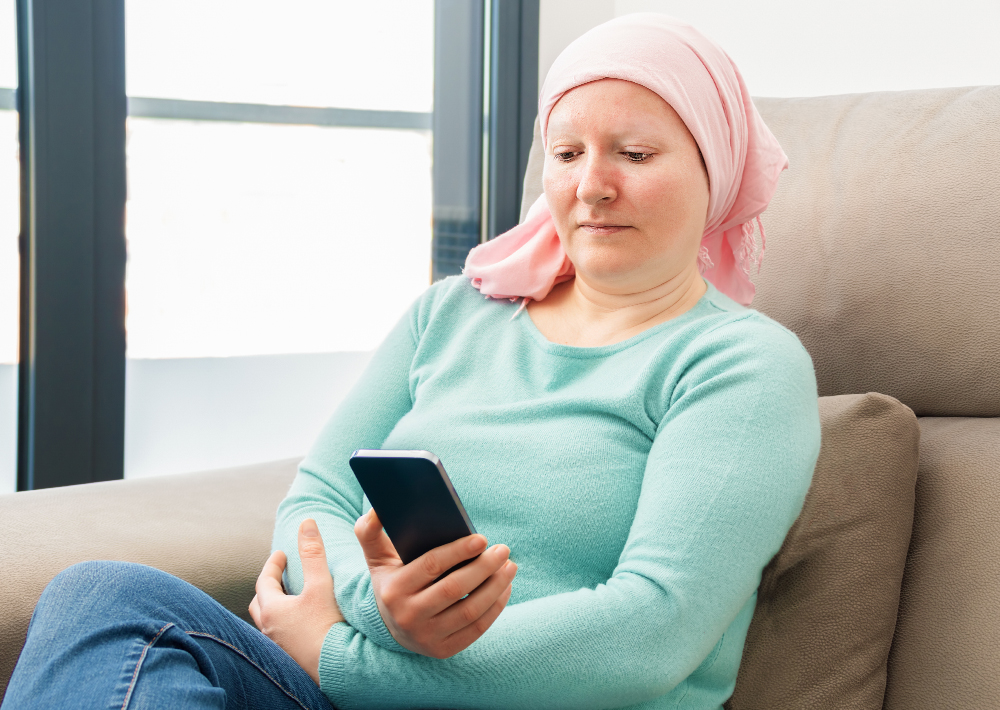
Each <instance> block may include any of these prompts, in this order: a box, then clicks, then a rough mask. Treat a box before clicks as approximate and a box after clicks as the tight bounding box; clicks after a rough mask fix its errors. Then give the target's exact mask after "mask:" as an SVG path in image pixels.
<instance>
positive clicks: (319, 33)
mask: <svg viewBox="0 0 1000 710" xmlns="http://www.w3.org/2000/svg"><path fill="white" fill-rule="evenodd" d="M192 18H197V21H192ZM373 38H377V41H373ZM126 48H127V82H128V83H127V91H128V94H129V97H130V98H129V106H130V109H129V110H130V117H129V121H128V153H127V155H128V158H127V159H128V206H127V222H126V235H127V238H128V252H129V262H128V271H127V292H128V316H127V332H128V361H127V379H126V387H127V389H126V434H125V437H126V439H125V441H126V443H125V475H126V476H127V477H137V476H144V475H152V474H159V473H167V472H177V471H191V470H198V469H207V468H212V467H218V466H225V465H236V464H240V463H250V462H255V461H261V460H267V459H275V458H280V457H283V456H292V455H297V454H301V453H303V452H304V451H305V450H306V448H308V446H309V445H310V444H311V442H312V440H313V439H314V438H315V436H316V434H317V433H318V431H319V428H320V427H321V426H322V424H323V422H324V421H325V419H326V418H327V417H328V416H329V414H330V412H331V411H332V409H333V406H334V404H335V402H336V401H337V399H339V397H340V396H341V395H342V394H343V392H344V391H345V390H346V388H347V387H348V386H349V385H350V383H351V382H352V381H353V379H354V377H356V375H357V374H358V373H359V372H360V369H361V367H363V365H364V363H365V362H366V360H367V357H368V353H369V351H371V350H372V349H373V348H374V347H376V346H377V345H378V343H379V342H380V341H381V340H382V338H383V337H384V336H385V334H386V333H387V332H388V330H389V329H390V328H391V327H392V325H393V324H394V323H395V322H396V321H397V320H398V318H399V317H400V316H401V315H402V313H403V312H404V310H405V309H406V308H407V306H408V305H409V304H410V303H411V302H412V301H413V299H414V298H416V297H417V295H419V294H420V293H421V292H422V291H423V290H424V289H425V288H427V286H428V285H429V283H430V268H431V264H430V259H431V208H432V203H431V155H432V136H431V115H432V113H431V112H432V111H433V77H434V3H433V2H432V1H431V0H420V1H417V0H379V1H377V2H376V1H369V2H364V3H359V2H331V1H330V0H295V1H294V2H287V3H282V4H281V5H280V7H279V6H277V5H275V4H274V3H265V2H259V1H256V0H255V1H253V2H247V1H246V0H243V1H241V2H234V1H232V0H213V1H211V2H205V0H197V1H195V0H170V2H166V1H165V0H161V1H159V2H154V1H152V0H136V1H129V2H127V3H126Z"/></svg>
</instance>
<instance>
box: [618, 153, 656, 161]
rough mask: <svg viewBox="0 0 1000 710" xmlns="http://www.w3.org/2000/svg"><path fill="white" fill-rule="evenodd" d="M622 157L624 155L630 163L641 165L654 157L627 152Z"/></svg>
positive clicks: (647, 154) (648, 154)
mask: <svg viewBox="0 0 1000 710" xmlns="http://www.w3.org/2000/svg"><path fill="white" fill-rule="evenodd" d="M622 155H624V156H625V158H626V159H627V160H628V161H629V162H630V163H641V162H643V161H645V160H646V158H648V157H649V156H650V155H652V153H636V152H635V151H631V150H626V151H624V152H623V153H622Z"/></svg>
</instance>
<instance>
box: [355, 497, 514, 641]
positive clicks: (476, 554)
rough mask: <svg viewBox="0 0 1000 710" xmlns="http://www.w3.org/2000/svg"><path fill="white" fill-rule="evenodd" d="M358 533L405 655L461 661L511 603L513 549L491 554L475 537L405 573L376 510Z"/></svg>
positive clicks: (363, 518) (423, 559)
mask: <svg viewBox="0 0 1000 710" xmlns="http://www.w3.org/2000/svg"><path fill="white" fill-rule="evenodd" d="M354 530H355V534H356V535H357V537H358V541H359V542H360V543H361V548H362V550H363V551H364V554H365V559H366V560H367V561H368V568H369V570H370V571H371V576H372V586H373V588H374V590H375V599H376V601H377V603H378V608H379V612H380V613H381V614H382V619H383V620H384V621H385V624H386V627H387V628H388V629H389V632H390V633H391V634H392V636H393V638H395V639H396V641H397V642H398V643H399V644H400V645H401V646H403V647H404V648H407V649H409V650H411V651H414V652H416V653H420V654H423V655H425V656H431V657H433V658H448V657H450V656H453V655H455V654H456V653H458V652H459V651H461V650H463V649H465V648H467V647H468V646H469V645H471V644H472V643H473V642H474V641H475V640H476V639H478V638H479V637H480V636H482V635H483V633H484V632H485V631H486V630H487V629H488V628H489V627H490V626H491V625H492V624H493V622H494V621H496V619H497V617H498V616H500V612H501V611H503V608H504V606H506V604H507V601H508V600H509V599H510V593H511V582H512V580H513V579H514V575H515V574H516V573H517V565H516V564H514V562H512V561H510V560H509V557H510V550H509V549H508V548H507V546H506V545H494V546H493V547H491V548H489V549H486V538H484V537H483V536H482V535H468V536H466V537H463V538H460V539H458V540H454V541H452V542H449V543H447V544H445V545H441V546H439V547H436V548H434V549H432V550H430V551H429V552H426V553H424V554H423V555H421V556H420V557H418V558H416V559H415V560H413V561H411V562H410V563H409V564H405V565H404V564H403V562H402V560H401V559H400V558H399V555H397V554H396V552H395V548H394V547H393V545H392V542H391V541H390V540H389V537H388V536H387V535H386V533H385V531H384V530H383V529H382V523H381V521H379V518H378V516H377V515H376V514H375V511H374V510H372V511H369V512H368V514H366V515H363V516H361V518H359V519H358V522H357V524H356V525H355V528H354ZM484 550H485V551H484ZM467 560H472V561H471V562H469V563H468V564H466V565H465V566H463V567H461V568H459V569H455V570H453V571H452V572H450V573H449V574H447V575H445V576H443V577H442V575H443V574H444V573H445V572H447V571H448V570H452V568H454V567H455V566H456V565H458V564H460V563H462V562H465V561H467Z"/></svg>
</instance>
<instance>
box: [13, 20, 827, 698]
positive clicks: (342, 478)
mask: <svg viewBox="0 0 1000 710" xmlns="http://www.w3.org/2000/svg"><path fill="white" fill-rule="evenodd" d="M539 120H540V125H541V129H542V136H543V143H544V147H545V167H544V188H545V194H544V196H543V197H542V198H541V199H540V200H539V202H538V203H536V205H534V207H533V208H532V211H531V213H530V214H529V218H528V219H527V220H526V221H525V223H524V224H523V225H521V226H519V227H517V228H515V229H514V230H512V231H511V232H509V233H508V234H507V235H504V236H502V237H500V238H498V239H496V240H494V241H493V242H491V243H489V244H486V245H483V246H482V247H479V248H478V249H476V250H474V251H473V252H472V254H470V256H469V260H468V262H467V267H466V276H465V277H457V278H452V279H446V280H445V281H443V282H441V283H438V284H436V285H434V286H432V287H431V288H430V289H429V290H428V291H427V292H426V293H425V294H424V296H422V297H421V298H420V299H419V300H418V301H417V303H416V304H414V306H413V307H412V308H411V310H410V312H409V313H408V314H407V315H406V316H405V317H404V318H403V320H402V321H401V322H400V323H399V325H398V326H397V327H396V328H395V330H394V331H393V332H392V333H391V334H390V335H389V336H388V338H387V339H386V341H385V342H384V343H383V345H382V346H381V347H380V349H379V350H378V352H377V353H376V355H375V357H374V358H373V360H372V363H371V365H370V366H369V368H368V370H367V371H366V373H365V374H364V376H363V377H362V378H361V380H360V381H359V383H358V385H357V386H356V387H355V388H354V390H353V391H352V392H351V394H350V395H349V396H348V397H347V399H346V400H345V401H344V402H343V404H342V405H341V407H340V408H339V409H338V411H337V413H336V414H335V415H334V416H333V418H332V420H331V422H330V423H329V425H328V426H327V428H326V429H325V431H324V433H323V434H322V435H321V437H320V439H319V441H318V442H317V444H316V445H315V447H314V448H313V450H312V451H311V452H310V454H309V456H308V457H307V459H306V460H305V461H304V462H303V464H302V466H301V468H300V472H299V475H298V477H297V478H296V480H295V483H294V484H293V486H292V489H291V491H290V492H289V495H288V497H287V498H286V499H285V501H283V503H282V504H281V506H280V508H279V511H278V517H277V523H276V528H275V535H274V548H275V552H274V553H273V554H272V556H271V557H270V559H269V560H268V562H267V564H266V565H265V568H264V570H263V572H262V573H261V576H260V579H259V580H258V585H257V597H256V598H255V599H254V601H253V603H252V604H251V607H250V612H251V615H252V617H253V618H254V620H255V621H256V623H257V625H258V626H259V627H260V628H261V629H262V631H263V632H264V634H265V635H266V636H267V637H268V638H269V639H271V640H273V642H275V643H271V641H268V640H267V639H265V638H264V636H261V635H260V634H259V633H257V632H256V631H254V630H253V629H250V628H249V627H248V626H246V625H242V626H241V623H242V622H239V621H238V620H237V619H236V618H235V617H233V616H232V615H231V614H228V612H225V610H223V609H222V608H221V607H219V606H218V605H216V604H215V603H214V602H212V601H211V600H209V599H207V597H205V595H202V594H201V593H199V592H197V591H196V590H193V589H192V588H190V587H188V586H187V585H185V584H184V583H183V582H180V581H179V580H176V579H174V578H171V577H169V575H165V574H163V573H158V572H155V571H153V570H149V569H148V568H141V567H137V566H131V565H110V564H108V563H104V565H103V566H102V565H101V564H90V565H80V566H77V567H76V568H71V570H70V571H68V572H67V573H64V574H63V575H60V577H57V578H56V580H55V581H54V582H53V583H52V585H51V586H50V588H49V589H47V590H46V592H45V594H44V595H43V598H42V600H41V601H40V602H39V608H38V610H37V611H36V615H35V618H34V620H33V622H32V628H31V631H30V633H29V639H28V643H27V645H26V647H25V652H24V655H23V656H22V659H21V662H20V664H19V666H18V669H17V670H16V671H15V676H14V679H13V680H12V685H11V689H12V690H10V691H8V702H9V703H11V707H34V706H39V705H38V702H37V701H36V700H35V699H36V698H41V697H45V698H46V699H47V700H46V702H48V703H51V702H53V701H52V700H51V698H53V697H59V698H60V700H59V704H60V705H61V706H62V707H69V706H71V703H67V702H66V700H65V699H66V697H67V693H66V688H68V687H69V685H70V683H72V684H73V687H74V688H75V689H77V691H78V693H79V695H80V696H82V697H85V698H88V703H84V704H85V705H88V706H89V701H90V700H94V699H96V698H98V697H99V698H101V700H100V702H101V703H104V702H107V701H105V700H104V698H111V702H112V703H113V704H114V705H115V706H116V707H147V706H148V707H177V706H182V705H183V706H190V707H234V706H235V707H258V706H259V707H309V708H315V707H328V705H327V704H326V700H325V699H324V695H325V697H326V698H328V699H329V700H330V701H331V702H332V703H333V705H334V706H336V707H342V708H349V707H371V708H375V707H398V708H415V707H469V708H485V707H498V708H511V707H545V708H552V707H568V708H584V707H593V708H604V707H622V706H632V705H634V706H636V707H648V708H660V707H663V708H666V707H670V708H675V707H682V708H720V707H721V705H722V703H723V702H724V701H725V700H726V699H727V698H728V697H729V695H730V694H731V692H732V690H733V686H734V683H735V679H736V672H737V669H738V667H739V662H740V657H741V653H742V649H743V643H744V640H745V638H746V633H747V628H748V626H749V623H750V619H751V616H752V614H753V609H754V604H755V601H756V588H757V586H758V584H759V581H760V574H761V571H762V569H763V567H764V565H766V564H767V562H768V560H769V559H770V558H771V557H772V556H773V555H774V554H775V553H776V552H777V550H778V548H779V547H780V545H781V542H782V540H783V538H784V536H785V534H786V533H787V531H788V529H789V527H790V526H791V524H792V522H793V521H794V520H795V517H796V516H797V514H798V512H799V509H800V507H801V504H802V501H803V498H804V496H805V493H806V489H807V488H808V485H809V482H810V478H811V475H812V469H813V466H814V464H815V460H816V456H817V454H818V450H819V423H818V413H817V403H816V386H815V379H814V376H813V371H812V365H811V362H810V360H809V357H808V355H807V354H806V353H805V351H804V350H803V349H802V347H801V345H800V344H799V343H798V341H797V340H796V338H795V336H794V335H792V334H791V333H789V332H788V331H787V330H785V329H784V328H782V327H781V326H779V325H777V324H775V323H774V322H773V321H770V320H768V319H767V318H765V317H764V316H762V315H760V314H758V313H756V312H755V311H752V310H750V309H748V308H746V307H745V306H746V305H747V304H749V302H750V300H751V299H752V297H753V286H752V284H751V283H750V281H749V278H748V273H749V267H750V263H751V262H752V261H753V260H754V251H755V250H754V246H755V243H754V238H753V228H752V227H753V223H754V220H755V219H757V218H758V215H759V214H760V213H761V212H762V211H763V209H764V208H765V207H766V205H767V202H768V201H769V199H770V197H771V195H772V194H773V191H774V188H775V185H776V182H777V177H778V174H779V173H780V172H781V170H783V169H784V167H785V166H786V161H785V156H784V154H783V153H782V152H781V149H780V147H778V145H777V143H776V142H775V140H774V138H773V136H771V134H770V133H769V132H768V130H767V128H766V127H765V126H764V125H763V123H762V122H761V120H760V117H759V116H758V115H757V113H756V110H755V109H754V107H753V104H752V103H751V101H750V99H749V94H748V93H747V91H746V89H745V87H744V85H743V82H742V79H741V78H740V76H739V73H738V72H737V70H736V68H735V67H734V66H733V65H732V63H731V61H730V60H729V58H728V57H727V56H726V55H725V53H724V52H722V50H720V49H719V48H718V47H717V46H716V45H714V44H713V43H711V42H710V41H709V40H707V39H706V38H704V37H703V36H701V35H700V34H698V33H697V32H696V31H695V30H694V29H693V28H691V27H690V26H688V25H684V24H682V23H679V22H677V21H675V20H672V19H670V18H667V17H664V16H661V15H652V14H641V15H630V16H626V17H623V18H619V19H617V20H614V21H612V22H609V23H607V24H605V25H602V26H600V27H598V28H596V29H594V30H592V31H591V32H589V33H588V34H586V35H584V36H583V37H581V38H580V39H578V40H577V41H576V42H574V43H573V44H572V45H571V46H570V47H569V48H567V49H566V51H565V52H563V54H562V55H561V56H560V57H559V59H558V60H557V61H556V63H555V64H554V65H553V67H552V70H551V71H550V73H549V75H548V78H547V79H546V82H545V85H544V87H543V89H542V92H541V97H540V101H539ZM758 223H759V222H758ZM476 289H478V291H477V290H476ZM483 294H485V295H486V296H488V297H493V300H490V299H486V300H484V299H483ZM518 299H520V304H517V303H514V302H512V301H516V300H518ZM358 448H395V449H426V450H430V451H433V452H435V453H436V454H437V455H438V456H440V458H441V459H442V460H443V461H444V463H445V465H446V467H447V468H448V471H449V473H450V474H451V477H452V480H453V481H454V483H455V485H456V488H457V489H458V490H459V492H460V494H461V496H462V500H463V502H464V503H465V506H466V509H467V510H468V512H469V514H470V516H471V518H472V519H473V521H474V522H475V524H476V527H477V528H478V529H479V530H480V531H482V532H483V533H484V535H474V536H471V537H469V538H466V539H463V540H459V541H456V542H454V543H451V544H450V545H446V546H444V547H441V548H438V549H437V550H434V551H432V552H430V553H428V554H427V555H425V556H424V557H423V558H420V559H418V560H416V561H414V562H412V563H411V564H409V565H402V563H401V562H400V561H399V559H398V557H397V556H396V555H395V551H394V550H393V548H392V546H391V544H390V543H389V542H388V539H387V538H386V536H385V534H384V532H382V530H381V526H380V524H379V521H378V519H377V518H376V517H375V516H374V514H372V513H371V512H370V511H369V512H365V510H364V507H365V503H364V500H363V496H362V492H361V490H360V488H359V487H358V485H357V483H356V481H355V479H354V477H353V475H352V474H351V471H350V469H349V467H348V465H347V460H348V457H349V456H350V453H351V452H352V451H353V450H354V449H358ZM486 538H489V539H490V540H491V541H493V542H495V543H498V544H495V545H494V546H493V547H490V548H488V549H487V542H486ZM480 553H482V554H480ZM476 555H480V556H479V557H478V559H476V560H475V561H473V562H472V563H470V564H469V565H467V566H465V567H463V568H462V569H460V570H457V571H455V572H452V573H451V574H449V575H448V576H447V577H445V578H444V579H442V580H441V581H437V582H435V580H436V579H437V578H438V576H439V575H440V574H441V573H442V572H443V571H445V570H447V569H449V568H451V567H452V566H453V565H454V564H455V563H457V562H459V561H461V560H464V559H469V558H472V557H474V556H476ZM515 560H516V563H515ZM331 572H332V578H331ZM515 574H516V579H515ZM283 575H284V580H283V579H282V577H283ZM286 589H287V590H288V592H290V593H291V595H286V593H285V590H286ZM293 595H295V596H293ZM95 597H97V599H95ZM67 607H71V608H73V609H83V610H88V611H87V612H86V613H85V614H83V620H82V621H81V620H79V619H74V620H67V616H69V615H68V614H67V612H66V609H67ZM113 612H114V613H113ZM74 613H75V612H74ZM120 619H126V621H120ZM53 644H56V645H57V646H64V647H65V652H64V653H62V654H59V655H54V653H53ZM275 644H277V645H275ZM278 646H280V647H281V649H283V651H282V650H281V649H279V648H278ZM285 653H287V655H285ZM80 659H89V661H84V660H80ZM88 668H100V669H101V670H100V671H96V670H95V671H91V672H89V673H88ZM310 676H311V678H312V681H315V683H313V682H312V681H310V680H309V677H310ZM53 685H56V686H60V687H62V688H63V690H62V693H63V694H62V695H55V694H52V693H50V692H49V687H50V686H53ZM317 685H318V686H319V687H318V688H317ZM248 688H250V690H248ZM320 688H321V689H322V693H320V692H319V689H320ZM12 693H13V695H12ZM47 693H49V694H48V695H46V694H47ZM12 697H13V701H12V700H11V698H12ZM94 701H96V700H94ZM32 702H35V703H36V704H35V705H33V704H32ZM254 703H258V704H256V705H255V704H254ZM4 708H5V710H6V708H7V705H6V704H5V706H4Z"/></svg>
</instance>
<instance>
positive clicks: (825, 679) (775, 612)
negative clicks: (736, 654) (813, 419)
mask: <svg viewBox="0 0 1000 710" xmlns="http://www.w3.org/2000/svg"><path fill="white" fill-rule="evenodd" d="M820 417H821V421H822V427H823V443H822V448H821V449H820V454H819V460H818V461H817V464H816V471H815V473H814V475H813V481H812V485H811V486H810V489H809V493H808V495H807V496H806V500H805V504H804V506H803V509H802V513H801V514H800V515H799V517H798V519H797V520H796V522H795V525H793V526H792V529H791V531H790V532H789V533H788V537H787V538H786V539H785V542H784V544H783V545H782V548H781V550H780V551H779V552H778V554H777V555H776V556H775V558H774V559H773V560H772V561H771V563H770V564H769V565H768V567H767V568H765V570H764V574H763V576H762V578H761V584H760V589H759V591H758V596H757V608H756V610H755V611H754V615H753V621H752V622H751V625H750V631H749V633H748V634H747V640H746V646H745V647H744V650H743V661H742V664H741V665H740V672H739V677H738V679H737V681H736V690H735V692H734V694H733V697H732V698H731V699H730V701H729V703H727V705H726V707H727V710H744V709H745V710H759V709H761V708H767V709H768V710H784V709H786V708H787V710H801V709H802V708H837V710H878V709H880V708H881V707H882V699H883V695H884V693H885V685H886V659H887V658H888V655H889V649H890V646H891V643H892V637H893V629H894V628H895V625H896V610H897V607H898V604H899V590H900V584H901V581H902V578H903V569H904V565H905V561H906V552H907V548H908V545H909V540H910V529H911V524H912V520H913V498H914V486H915V481H916V476H917V450H918V445H919V437H920V435H919V431H918V427H917V420H916V418H915V417H914V416H913V412H912V411H910V410H909V409H908V408H907V407H905V406H904V405H902V404H900V403H899V402H898V401H897V400H895V399H893V398H891V397H887V396H885V395H880V394H867V395H842V396H838V397H823V398H821V399H820Z"/></svg>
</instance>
